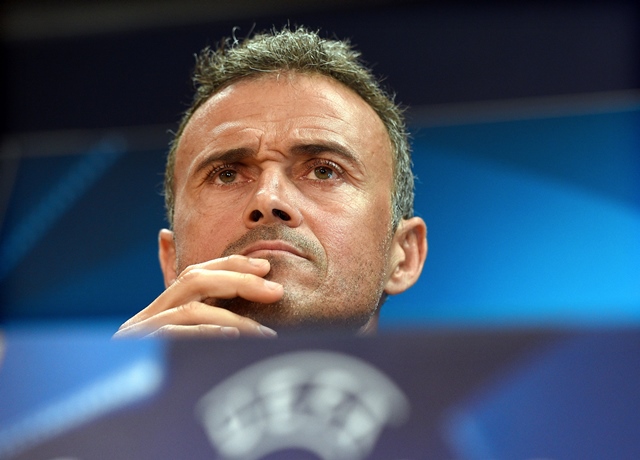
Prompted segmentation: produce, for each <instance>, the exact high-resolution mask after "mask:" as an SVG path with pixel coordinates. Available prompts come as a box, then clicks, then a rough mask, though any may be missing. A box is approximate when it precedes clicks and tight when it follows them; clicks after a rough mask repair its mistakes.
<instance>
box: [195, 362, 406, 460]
mask: <svg viewBox="0 0 640 460" xmlns="http://www.w3.org/2000/svg"><path fill="white" fill-rule="evenodd" d="M196 412H197V414H198V416H199V418H200V419H201V420H202V423H203V424H204V427H205V431H206V433H207V436H208V437H209V440H210V441H211V443H212V444H213V446H214V447H215V448H216V449H217V451H218V453H219V454H220V456H221V457H222V458H224V459H227V460H257V459H260V458H263V457H264V456H266V455H270V454H274V453H278V452H284V451H286V450H291V449H301V450H305V451H308V452H311V453H313V454H315V455H317V456H318V457H319V458H320V459H332V460H340V459H345V460H346V459H349V460H354V459H356V460H357V459H361V458H364V457H366V456H367V455H368V454H369V453H370V452H371V451H372V450H373V448H374V446H375V443H376V441H377V439H378V436H379V435H380V432H381V430H382V429H383V428H384V426H385V425H399V424H401V423H402V422H404V421H405V420H406V418H407V416H408V413H409V404H408V402H407V400H406V398H405V396H404V395H403V394H402V393H401V392H400V390H399V389H398V388H397V387H396V386H395V384H394V383H393V382H392V381H391V380H389V378H388V377H387V376H385V375H384V374H382V373H381V372H380V371H378V370H377V369H375V368H373V367H372V366H370V365H369V364H367V363H365V362H363V361H361V360H359V359H356V358H354V357H351V356H347V355H344V354H340V353H333V352H321V351H308V352H295V353H289V354H285V355H279V356H277V357H274V358H270V359H267V360H265V361H261V362H259V363H257V364H254V365H252V366H250V367H248V368H246V369H244V370H242V371H240V372H238V373H237V374H235V375H233V376H231V377H230V378H229V379H227V380H225V381H224V382H222V383H221V384H219V385H218V386H216V387H215V388H213V389H212V390H211V391H209V393H207V394H206V395H205V396H203V397H202V398H201V399H200V401H199V402H198V405H197V408H196Z"/></svg>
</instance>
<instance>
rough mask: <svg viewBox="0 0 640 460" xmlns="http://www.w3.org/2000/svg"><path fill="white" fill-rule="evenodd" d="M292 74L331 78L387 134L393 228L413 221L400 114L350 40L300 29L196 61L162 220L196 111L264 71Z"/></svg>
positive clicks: (227, 46)
mask: <svg viewBox="0 0 640 460" xmlns="http://www.w3.org/2000/svg"><path fill="white" fill-rule="evenodd" d="M282 71H292V72H299V73H308V74H309V73H310V74H320V75H325V76H328V77H331V78H333V79H335V80H337V81H339V82H341V83H342V84H344V85H346V86H347V87H349V88H350V89H351V90H353V91H354V92H356V93H357V94H358V95H359V96H360V97H361V98H362V99H364V101H365V102H367V103H368V104H369V105H370V106H371V108H373V110H374V111H375V112H376V113H377V114H378V116H379V117H380V119H381V120H382V122H383V124H384V126H385V127H386V129H387V132H388V134H389V139H390V141H391V147H392V155H393V178H394V183H393V190H392V195H391V205H392V222H391V224H392V228H393V229H395V228H396V227H397V225H398V223H399V222H400V220H401V219H402V218H409V217H412V216H413V197H414V177H413V172H412V170H411V150H410V145H409V141H408V135H407V130H406V125H405V121H404V116H403V112H402V109H401V108H400V107H399V106H398V104H396V103H395V102H394V96H393V95H390V94H388V93H387V92H386V91H385V90H384V89H383V88H382V86H381V84H380V81H379V80H378V79H376V78H375V77H374V76H373V73H372V72H371V70H370V69H369V68H368V67H366V66H365V65H364V64H363V62H362V61H361V60H360V53H359V52H358V51H356V50H355V49H354V48H353V47H352V46H351V44H350V43H349V41H347V40H343V41H339V40H329V39H323V38H321V37H320V36H319V34H318V33H317V32H312V31H309V30H307V29H305V28H304V27H299V28H296V29H295V30H290V29H289V28H288V27H286V28H284V29H282V30H280V31H277V30H272V31H270V32H265V33H260V34H256V35H254V36H253V37H252V38H247V39H244V40H243V41H239V40H237V39H236V38H235V37H234V38H229V39H226V40H224V41H223V42H222V44H221V45H220V46H219V47H218V48H217V49H215V50H214V49H211V48H210V47H207V48H205V49H203V50H202V51H201V52H200V53H199V54H198V55H197V56H196V67H195V71H194V73H193V82H194V84H195V89H196V93H195V96H194V99H193V103H192V105H191V107H190V108H189V109H188V110H187V111H186V112H185V113H184V115H183V117H182V120H181V122H180V125H179V128H178V131H177V133H176V134H175V136H174V138H173V140H172V142H171V148H170V151H169V155H168V157H167V165H166V170H165V181H164V194H165V205H166V210H167V219H168V220H169V224H170V225H171V226H173V215H174V205H175V195H174V167H175V159H176V149H177V145H178V141H179V139H180V136H181V135H182V133H183V131H184V129H185V126H186V125H187V123H188V122H189V120H190V119H191V117H192V115H193V114H194V113H195V111H196V110H197V109H198V108H199V107H200V106H201V105H202V104H203V103H204V102H205V101H207V100H208V99H209V98H210V97H211V96H212V95H214V94H216V93H217V92H219V91H220V90H222V89H223V88H225V87H227V86H229V85H231V84H233V83H234V82H237V81H239V80H243V79H249V78H255V77H256V76H259V75H263V74H264V73H267V72H272V73H273V72H282Z"/></svg>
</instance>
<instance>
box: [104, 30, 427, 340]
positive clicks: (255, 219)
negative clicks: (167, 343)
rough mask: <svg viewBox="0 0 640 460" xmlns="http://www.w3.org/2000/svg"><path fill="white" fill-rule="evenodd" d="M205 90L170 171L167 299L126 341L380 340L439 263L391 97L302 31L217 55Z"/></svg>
mask: <svg viewBox="0 0 640 460" xmlns="http://www.w3.org/2000/svg"><path fill="white" fill-rule="evenodd" d="M194 81H195V83H196V96H195V99H194V102H193V105H192V107H191V108H190V109H189V110H188V111H187V112H186V114H185V115H184V117H183V120H182V122H181V125H180V127H179V129H178V132H177V134H176V136H175V139H174V141H173V143H172V146H171V150H170V153H169V156H168V160H167V169H166V176H165V197H166V205H167V212H168V220H169V223H170V224H171V228H172V230H171V231H170V230H166V229H164V230H161V231H160V235H159V257H160V265H161V268H162V273H163V275H164V281H165V286H166V290H165V291H164V292H163V293H162V294H161V295H160V296H159V297H158V298H157V299H155V300H154V301H153V302H152V303H151V304H150V305H149V306H148V307H147V308H145V309H144V310H142V311H141V312H139V313H138V314H137V315H135V316H134V317H132V318H131V319H130V320H128V321H127V322H126V323H124V324H123V325H122V326H121V328H120V330H119V331H118V332H117V333H116V336H117V337H121V336H122V337H127V336H147V335H152V336H157V335H162V336H165V335H171V336H213V337H238V336H253V337H274V336H276V334H277V332H280V333H282V332H286V331H299V330H307V329H309V328H313V329H326V328H332V329H335V328H337V329H343V330H346V331H352V332H357V333H370V332H373V331H375V329H376V327H377V320H378V314H379V312H380V307H381V306H382V304H383V302H384V301H385V299H386V297H387V295H392V294H398V293H401V292H403V291H405V290H406V289H408V288H409V287H410V286H412V285H413V284H414V283H415V282H416V280H417V279H418V277H419V276H420V273H421V271H422V267H423V264H424V261H425V258H426V254H427V241H426V226H425V223H424V221H423V220H422V219H420V218H419V217H413V175H412V172H411V160H410V152H409V145H408V142H407V135H406V131H405V126H404V120H403V118H402V115H401V111H400V110H399V108H398V107H397V105H396V104H395V103H394V102H393V100H392V98H390V97H389V96H387V95H386V93H384V91H383V90H382V89H381V88H380V86H379V84H378V82H377V81H376V80H375V78H374V77H373V76H372V75H371V73H370V71H369V70H368V69H367V68H365V67H364V66H363V65H362V64H361V63H360V62H359V53H357V52H356V51H354V50H353V49H351V47H350V46H349V44H348V43H346V42H340V41H333V40H325V39H322V38H320V37H319V36H318V34H316V33H313V32H309V31H307V30H305V29H303V28H299V29H297V30H293V31H292V30H289V29H284V30H282V31H278V32H276V31H274V32H271V33H265V34H259V35H256V36H254V37H253V38H251V39H247V40H245V41H244V42H242V43H239V42H238V41H236V40H234V41H227V42H226V43H225V44H224V45H223V46H222V47H221V48H220V49H218V50H215V51H214V50H211V49H205V50H204V51H203V52H202V53H201V54H200V55H199V56H198V59H197V65H196V70H195V73H194ZM276 331H277V332H276Z"/></svg>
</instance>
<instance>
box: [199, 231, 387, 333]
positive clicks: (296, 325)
mask: <svg viewBox="0 0 640 460" xmlns="http://www.w3.org/2000/svg"><path fill="white" fill-rule="evenodd" d="M261 240H282V241H286V242H288V243H289V244H292V245H293V246H294V247H296V248H298V249H299V250H301V251H302V252H303V253H304V254H305V255H307V257H308V262H309V263H311V266H312V272H313V275H312V278H313V279H314V282H312V283H310V284H309V283H307V284H304V285H299V284H294V283H296V282H295V281H293V280H292V281H291V282H290V283H288V282H287V277H286V274H287V273H293V272H296V270H300V265H299V264H300V262H298V261H296V260H294V259H291V258H288V257H286V256H285V257H279V256H277V257H266V259H267V260H268V261H269V263H270V264H271V269H270V271H269V273H267V275H266V276H265V277H264V278H265V279H267V280H273V281H276V282H279V283H281V284H283V286H284V295H283V297H282V298H281V299H280V300H278V301H277V302H273V303H269V304H265V303H260V302H252V301H249V300H246V299H243V298H240V297H235V298H232V299H207V300H206V301H205V302H206V303H208V304H210V305H212V306H216V307H222V308H225V309H227V310H229V311H232V312H233V313H236V314H238V315H240V316H245V317H248V318H251V319H253V320H255V321H257V322H259V323H261V324H264V325H265V326H268V327H271V328H274V329H276V330H277V331H278V332H279V333H282V332H285V333H286V332H296V331H301V330H305V331H306V330H310V329H311V330H329V329H330V330H332V331H334V330H344V331H347V332H357V331H359V330H361V329H362V328H363V327H364V326H365V325H366V324H367V323H368V322H369V321H370V320H371V319H372V317H374V316H376V315H377V313H378V311H379V308H380V306H381V304H382V301H383V300H384V280H385V279H386V272H385V267H386V264H385V263H384V261H385V254H387V253H388V248H389V240H388V239H387V240H385V241H382V242H380V245H379V247H378V248H372V252H374V253H375V256H374V257H376V260H375V261H373V260H372V259H371V258H370V257H364V258H362V259H360V260H359V261H358V262H357V266H356V267H355V268H354V269H351V270H350V272H349V275H348V276H346V277H334V278H332V279H328V278H327V277H328V261H327V260H326V256H325V252H324V250H323V248H322V247H321V246H320V245H319V244H318V243H317V242H315V241H311V240H309V239H307V238H306V237H304V236H302V235H300V234H299V233H298V232H296V231H295V230H293V229H291V228H289V227H287V226H285V225H270V226H260V227H256V228H254V229H252V230H250V231H249V232H247V233H246V234H245V235H243V236H242V237H241V238H240V239H238V240H237V241H235V242H233V243H231V244H229V245H228V246H227V247H226V248H225V250H224V251H223V253H222V254H221V256H220V257H226V256H229V255H232V254H238V253H240V252H242V250H243V249H244V248H246V247H248V246H249V245H250V244H252V243H254V242H256V241H261ZM354 262H355V261H354ZM307 270H308V267H307Z"/></svg>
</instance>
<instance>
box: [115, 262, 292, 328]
mask: <svg viewBox="0 0 640 460" xmlns="http://www.w3.org/2000/svg"><path fill="white" fill-rule="evenodd" d="M269 269H270V264H269V262H268V261H267V260H264V259H251V258H248V257H244V256H237V255H234V256H230V257H226V258H223V259H215V260H212V261H208V262H204V263H201V264H197V265H193V266H190V267H188V268H187V269H185V270H184V271H183V272H182V273H181V274H180V275H179V276H178V278H177V279H176V280H175V282H174V283H173V284H172V285H171V286H169V287H168V288H167V289H166V290H165V291H164V292H163V293H162V294H161V295H160V296H158V298H156V299H155V300H154V301H153V302H152V303H151V304H150V305H149V306H148V307H147V308H145V309H144V310H142V311H140V312H139V313H138V314H136V315H135V316H133V317H132V318H131V319H129V320H128V321H127V322H126V323H124V324H123V326H122V327H128V326H130V325H133V324H135V323H138V322H140V321H143V320H145V319H147V318H150V317H151V316H153V315H156V314H158V313H160V312H162V311H165V310H169V309H171V308H174V307H176V306H179V305H186V304H188V303H189V302H194V301H196V302H201V301H203V300H204V299H211V298H213V299H216V298H217V299H231V298H234V297H242V298H244V299H246V300H249V301H252V302H260V303H272V302H276V301H277V300H279V299H281V298H282V295H283V293H284V291H283V287H282V285H280V284H278V283H274V282H271V281H268V280H265V279H264V278H262V277H263V276H264V275H266V274H267V273H268V272H269Z"/></svg>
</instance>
